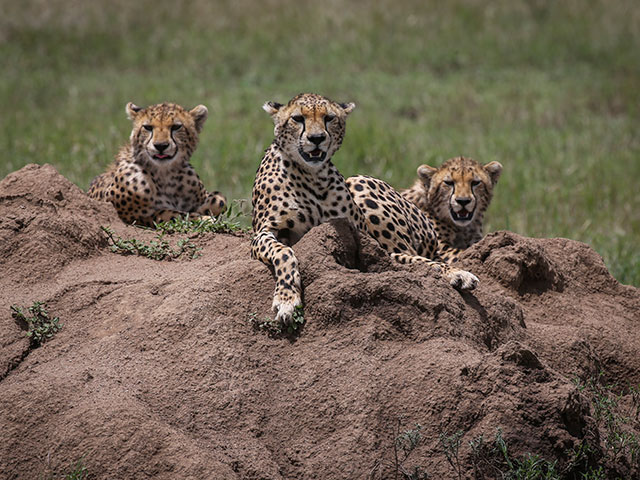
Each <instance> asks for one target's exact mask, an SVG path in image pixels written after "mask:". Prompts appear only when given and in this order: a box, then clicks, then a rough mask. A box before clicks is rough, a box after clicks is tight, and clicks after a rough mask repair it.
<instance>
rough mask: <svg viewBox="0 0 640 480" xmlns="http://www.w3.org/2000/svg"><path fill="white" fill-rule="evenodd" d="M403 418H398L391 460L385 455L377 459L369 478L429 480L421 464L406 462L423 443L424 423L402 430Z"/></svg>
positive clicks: (373, 479)
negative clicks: (412, 464)
mask: <svg viewBox="0 0 640 480" xmlns="http://www.w3.org/2000/svg"><path fill="white" fill-rule="evenodd" d="M401 428H402V420H401V419H398V422H397V424H396V428H395V435H394V437H395V438H394V441H393V447H392V458H391V460H388V459H386V458H385V457H384V456H383V457H382V458H381V459H379V460H377V461H376V463H375V464H374V466H373V469H372V470H371V474H370V475H369V480H377V479H385V480H387V479H391V478H393V480H399V479H401V480H427V479H428V478H429V474H428V473H427V472H426V470H424V469H423V468H422V467H421V466H418V465H414V466H412V467H408V466H406V465H405V463H406V462H407V461H408V459H409V457H410V456H411V454H412V453H413V452H414V451H415V449H416V448H417V447H418V446H419V445H420V444H421V443H422V425H420V424H418V423H416V424H415V425H414V427H413V428H411V429H408V430H405V431H402V432H401V431H400V429H401Z"/></svg>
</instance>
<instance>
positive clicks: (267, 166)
mask: <svg viewBox="0 0 640 480" xmlns="http://www.w3.org/2000/svg"><path fill="white" fill-rule="evenodd" d="M263 108H264V110H265V111H266V112H267V113H269V114H270V115H271V117H272V119H273V122H274V124H275V127H274V136H275V139H274V140H273V143H272V144H271V145H270V146H269V148H268V149H267V150H266V152H265V155H264V157H263V158H262V162H261V163H260V166H259V167H258V171H257V173H256V178H255V182H254V185H253V192H252V206H253V218H252V226H253V231H254V233H255V235H254V237H253V240H252V242H251V256H252V258H254V259H258V260H260V261H262V262H263V263H265V264H266V265H267V266H269V267H272V268H273V272H274V274H275V278H276V286H275V292H274V296H273V305H272V306H273V310H274V312H275V318H276V321H280V322H282V323H284V324H288V323H290V322H291V321H292V318H293V313H294V311H295V309H296V308H297V307H302V299H301V295H302V285H301V281H300V272H299V268H298V260H297V259H296V256H295V254H294V251H293V249H292V248H291V246H292V245H294V244H295V243H296V242H297V241H298V240H299V239H300V238H301V237H302V236H303V235H304V234H305V233H306V232H308V231H309V230H310V229H311V228H312V227H314V226H316V225H319V224H321V223H323V222H326V221H329V220H331V219H334V218H340V217H344V218H347V219H349V220H350V221H351V222H352V223H353V224H354V226H355V227H356V228H357V229H358V230H359V231H360V232H362V233H363V234H368V235H371V236H372V237H373V238H375V239H376V240H377V241H378V243H379V244H380V245H381V247H382V248H383V249H384V250H385V251H387V252H388V253H389V254H390V255H391V256H392V257H393V258H395V259H396V260H397V261H399V262H401V263H414V262H423V263H426V264H428V265H430V266H432V267H433V268H436V269H438V270H439V271H441V272H442V274H443V275H444V276H445V277H446V278H447V279H448V280H449V282H450V283H451V284H452V285H453V286H455V287H457V288H460V289H473V288H475V286H476V284H477V283H478V279H477V278H476V276H475V275H473V274H472V273H469V272H466V271H464V270H459V269H457V268H453V267H451V266H449V265H447V264H445V263H443V262H440V261H437V260H436V259H437V258H438V254H437V253H438V252H437V245H438V243H437V236H436V232H435V230H434V228H433V225H432V223H431V221H430V220H429V219H428V218H427V217H426V216H425V215H424V214H423V213H422V212H421V211H420V210H419V209H418V208H417V207H416V206H415V205H413V204H412V203H411V202H409V201H407V200H405V199H404V198H403V197H402V196H401V195H400V194H398V193H397V192H396V191H395V190H393V188H391V187H390V186H389V185H387V184H386V183H385V182H383V181H381V180H377V179H373V178H368V177H362V178H361V179H360V180H358V181H357V182H358V183H357V184H355V185H354V186H353V189H354V191H356V192H357V193H358V195H357V196H356V198H355V200H354V197H353V196H352V194H351V192H350V191H349V188H348V186H347V182H346V181H345V179H344V177H343V176H342V175H341V174H340V172H339V171H338V169H337V168H336V167H335V166H334V165H333V163H332V162H331V158H332V156H333V154H334V153H335V152H336V151H337V150H338V148H339V147H340V145H341V144H342V141H343V139H344V134H345V126H346V118H347V116H348V115H349V114H350V113H351V112H352V111H353V109H354V108H355V104H353V103H336V102H333V101H331V100H329V99H328V98H326V97H323V96H320V95H316V94H312V93H305V94H300V95H297V96H295V97H294V98H292V99H291V100H290V101H289V103H288V104H287V105H283V104H280V103H276V102H267V103H265V104H264V106H263ZM363 208H364V210H363Z"/></svg>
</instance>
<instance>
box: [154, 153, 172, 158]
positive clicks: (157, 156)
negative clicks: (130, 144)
mask: <svg viewBox="0 0 640 480" xmlns="http://www.w3.org/2000/svg"><path fill="white" fill-rule="evenodd" d="M174 156H175V153H174V154H173V155H165V154H164V153H156V154H155V155H154V156H153V158H155V159H156V160H171V159H172V158H173V157H174Z"/></svg>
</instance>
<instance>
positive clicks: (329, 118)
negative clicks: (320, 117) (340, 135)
mask: <svg viewBox="0 0 640 480" xmlns="http://www.w3.org/2000/svg"><path fill="white" fill-rule="evenodd" d="M335 118H336V116H335V115H325V116H324V123H329V122H333V121H334V120H335Z"/></svg>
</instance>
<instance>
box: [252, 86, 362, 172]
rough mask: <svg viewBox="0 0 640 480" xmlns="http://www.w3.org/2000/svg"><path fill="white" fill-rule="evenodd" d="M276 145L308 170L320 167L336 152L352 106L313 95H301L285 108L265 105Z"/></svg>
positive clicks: (283, 106)
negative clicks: (271, 121) (271, 122)
mask: <svg viewBox="0 0 640 480" xmlns="http://www.w3.org/2000/svg"><path fill="white" fill-rule="evenodd" d="M262 108H264V110H265V111H266V112H267V113H269V114H270V115H271V117H272V118H273V122H274V124H275V127H274V135H275V137H276V143H277V145H278V146H279V147H280V149H281V150H282V151H283V152H284V153H285V155H287V156H288V157H289V158H290V159H291V160H293V161H295V162H297V163H298V164H300V165H302V166H304V167H305V168H307V169H309V168H311V169H316V168H319V167H321V166H322V165H323V164H324V163H325V162H326V161H327V160H329V159H330V158H331V157H332V156H333V154H334V153H335V152H336V150H338V148H340V145H341V144H342V139H343V138H344V132H345V125H346V118H347V115H349V113H351V112H352V111H353V109H354V108H355V104H354V103H336V102H333V101H331V100H329V99H328V98H326V97H322V96H320V95H316V94H313V93H302V94H300V95H297V96H295V97H294V98H292V99H291V100H290V101H289V103H288V104H287V105H282V104H280V103H276V102H267V103H265V104H264V105H263V107H262Z"/></svg>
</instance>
